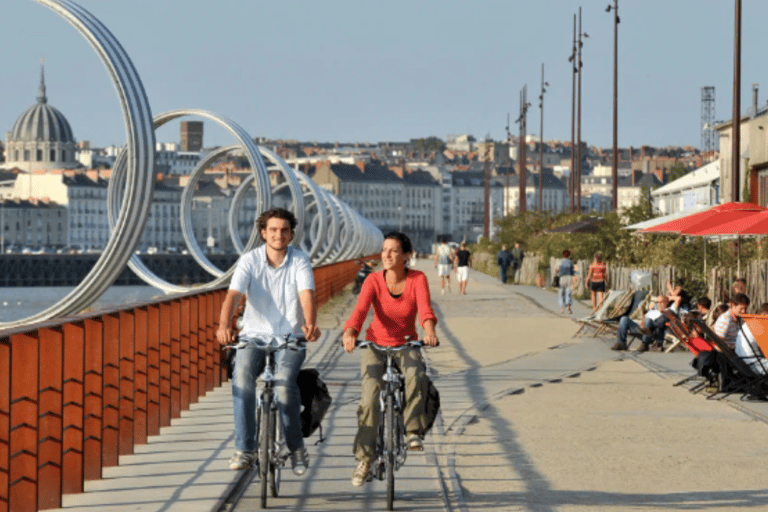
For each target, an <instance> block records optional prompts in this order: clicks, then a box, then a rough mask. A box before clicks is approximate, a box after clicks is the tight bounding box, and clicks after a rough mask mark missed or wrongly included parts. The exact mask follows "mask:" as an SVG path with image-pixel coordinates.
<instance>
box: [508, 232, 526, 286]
mask: <svg viewBox="0 0 768 512" xmlns="http://www.w3.org/2000/svg"><path fill="white" fill-rule="evenodd" d="M523 258H525V252H524V251H523V250H522V249H521V248H520V242H515V246H514V247H513V248H512V265H511V268H512V284H520V276H519V274H518V272H519V271H520V269H521V268H522V267H523Z"/></svg>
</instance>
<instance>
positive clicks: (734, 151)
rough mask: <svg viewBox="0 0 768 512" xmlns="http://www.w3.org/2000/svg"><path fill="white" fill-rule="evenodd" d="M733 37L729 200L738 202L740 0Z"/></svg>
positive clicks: (739, 159)
mask: <svg viewBox="0 0 768 512" xmlns="http://www.w3.org/2000/svg"><path fill="white" fill-rule="evenodd" d="M735 18H736V22H735V28H734V31H733V32H734V37H733V123H732V125H731V126H732V128H733V130H732V131H733V134H732V136H731V141H732V144H731V176H732V180H731V185H732V186H731V201H733V202H735V203H738V202H739V182H740V180H741V172H740V171H741V113H740V112H741V0H736V16H735Z"/></svg>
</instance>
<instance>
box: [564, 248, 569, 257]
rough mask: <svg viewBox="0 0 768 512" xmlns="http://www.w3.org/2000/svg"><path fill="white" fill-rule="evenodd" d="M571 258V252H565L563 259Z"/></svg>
mask: <svg viewBox="0 0 768 512" xmlns="http://www.w3.org/2000/svg"><path fill="white" fill-rule="evenodd" d="M570 256H571V251H569V250H568V249H566V250H564V251H563V258H569V257H570Z"/></svg>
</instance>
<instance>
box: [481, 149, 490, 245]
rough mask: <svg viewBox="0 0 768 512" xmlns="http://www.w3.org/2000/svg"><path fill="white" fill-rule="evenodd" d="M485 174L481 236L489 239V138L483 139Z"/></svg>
mask: <svg viewBox="0 0 768 512" xmlns="http://www.w3.org/2000/svg"><path fill="white" fill-rule="evenodd" d="M484 153H485V172H484V176H483V178H484V179H483V213H484V215H483V236H484V237H485V239H486V240H490V239H491V236H490V234H491V136H490V135H487V136H486V137H485V151H484Z"/></svg>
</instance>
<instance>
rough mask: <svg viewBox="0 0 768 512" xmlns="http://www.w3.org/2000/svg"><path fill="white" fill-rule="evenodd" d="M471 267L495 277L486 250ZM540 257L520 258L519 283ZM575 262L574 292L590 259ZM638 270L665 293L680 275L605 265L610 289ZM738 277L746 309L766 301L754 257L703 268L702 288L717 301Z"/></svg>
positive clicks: (762, 263)
mask: <svg viewBox="0 0 768 512" xmlns="http://www.w3.org/2000/svg"><path fill="white" fill-rule="evenodd" d="M472 260H473V263H474V266H475V268H476V269H477V270H480V271H482V272H485V273H487V274H491V275H494V276H498V268H499V267H498V266H497V265H496V257H495V255H493V254H488V253H475V254H473V255H472ZM540 260H541V258H540V257H539V256H537V255H535V254H526V256H525V258H524V259H523V265H522V268H521V269H520V274H519V278H520V282H521V283H523V284H530V285H534V284H536V274H537V273H538V268H539V261H540ZM574 263H575V264H576V270H577V272H576V273H577V276H578V284H577V291H583V290H584V283H585V281H586V277H587V272H588V269H589V265H590V263H592V261H591V260H579V261H576V262H574ZM559 264H560V258H551V259H550V260H549V265H548V267H547V272H546V278H545V283H547V284H546V286H549V283H551V282H552V271H553V270H554V269H555V268H557V266H558V265H559ZM635 271H641V272H649V273H650V274H651V293H652V294H660V293H666V290H667V282H668V281H670V282H673V281H674V280H675V278H677V277H678V276H680V275H683V276H684V277H686V278H689V277H690V276H687V275H685V274H683V273H681V272H680V271H679V270H678V269H676V268H675V267H673V266H660V267H614V266H611V265H608V283H609V286H610V288H613V289H616V290H626V289H629V288H631V287H632V285H631V281H630V276H631V274H632V272H635ZM739 271H740V273H739ZM738 277H743V278H745V279H746V280H747V295H748V296H749V298H750V300H751V304H750V308H749V311H756V310H757V308H758V307H759V305H760V304H762V303H764V302H768V260H754V261H749V262H743V263H742V266H741V269H736V268H720V267H715V268H710V269H708V270H707V277H706V283H703V290H705V293H706V295H707V296H708V297H709V298H710V299H712V302H713V303H715V304H717V303H719V302H721V298H722V294H723V293H724V292H725V293H729V291H730V287H731V285H732V284H733V282H734V281H735V280H736V278H738Z"/></svg>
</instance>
